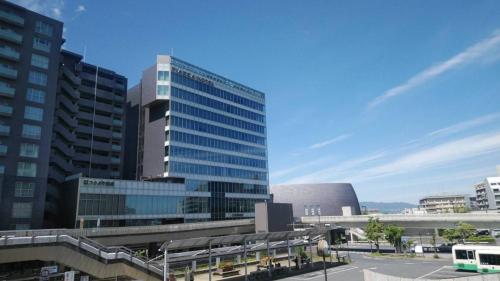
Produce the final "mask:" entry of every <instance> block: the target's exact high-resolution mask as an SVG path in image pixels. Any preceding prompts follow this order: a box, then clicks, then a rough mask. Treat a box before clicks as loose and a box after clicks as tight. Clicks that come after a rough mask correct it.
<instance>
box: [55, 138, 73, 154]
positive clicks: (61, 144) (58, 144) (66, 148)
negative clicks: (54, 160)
mask: <svg viewBox="0 0 500 281" xmlns="http://www.w3.org/2000/svg"><path fill="white" fill-rule="evenodd" d="M52 147H54V148H56V149H58V150H59V151H60V152H61V153H62V154H64V155H66V156H68V157H73V156H74V155H75V151H74V150H73V149H72V148H71V143H67V142H65V141H63V140H62V139H61V138H60V137H57V138H55V139H54V140H53V141H52Z"/></svg>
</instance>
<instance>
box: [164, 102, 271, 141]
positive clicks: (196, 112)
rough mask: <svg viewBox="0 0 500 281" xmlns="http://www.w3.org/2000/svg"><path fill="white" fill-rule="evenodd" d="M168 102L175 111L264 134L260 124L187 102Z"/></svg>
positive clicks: (263, 128)
mask: <svg viewBox="0 0 500 281" xmlns="http://www.w3.org/2000/svg"><path fill="white" fill-rule="evenodd" d="M170 104H171V106H172V108H171V110H172V111H175V112H179V113H184V114H187V115H192V116H196V117H199V118H203V119H207V120H210V121H213V122H217V123H221V124H226V125H229V126H233V127H237V128H241V129H244V130H248V131H253V132H257V133H261V134H264V132H265V127H264V126H261V125H257V124H254V123H250V122H246V121H243V120H240V119H236V118H233V117H229V116H225V115H222V114H218V113H214V112H211V111H208V110H204V109H201V108H197V107H194V106H190V105H187V104H183V103H180V102H175V101H172V102H170Z"/></svg>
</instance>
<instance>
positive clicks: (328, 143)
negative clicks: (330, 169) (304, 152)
mask: <svg viewBox="0 0 500 281" xmlns="http://www.w3.org/2000/svg"><path fill="white" fill-rule="evenodd" d="M351 136H352V134H343V135H340V136H338V137H335V138H333V139H330V140H327V141H323V142H319V143H315V144H313V145H311V146H309V148H310V149H318V148H321V147H325V146H327V145H330V144H334V143H336V142H340V141H343V140H345V139H347V138H349V137H351Z"/></svg>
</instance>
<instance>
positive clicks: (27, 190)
mask: <svg viewBox="0 0 500 281" xmlns="http://www.w3.org/2000/svg"><path fill="white" fill-rule="evenodd" d="M34 195H35V183H34V182H23V181H17V182H16V185H15V191H14V196H15V197H30V198H32V197H33V196H34Z"/></svg>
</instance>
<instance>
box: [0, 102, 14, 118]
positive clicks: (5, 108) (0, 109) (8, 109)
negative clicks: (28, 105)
mask: <svg viewBox="0 0 500 281" xmlns="http://www.w3.org/2000/svg"><path fill="white" fill-rule="evenodd" d="M13 110H14V109H13V108H12V106H10V105H6V104H0V115H7V116H10V115H12V111H13Z"/></svg>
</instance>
